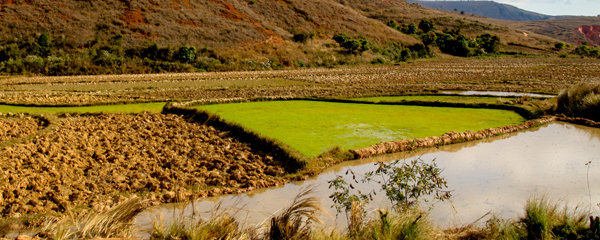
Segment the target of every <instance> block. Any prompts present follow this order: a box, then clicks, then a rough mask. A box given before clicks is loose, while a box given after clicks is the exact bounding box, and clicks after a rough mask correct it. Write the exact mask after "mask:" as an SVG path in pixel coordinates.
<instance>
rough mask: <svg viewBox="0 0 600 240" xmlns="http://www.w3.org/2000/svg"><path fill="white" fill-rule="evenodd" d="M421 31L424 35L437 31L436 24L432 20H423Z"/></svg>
mask: <svg viewBox="0 0 600 240" xmlns="http://www.w3.org/2000/svg"><path fill="white" fill-rule="evenodd" d="M419 29H421V31H423V32H424V33H428V32H431V31H435V24H433V22H432V21H431V20H428V19H427V18H423V19H422V20H421V22H419Z"/></svg>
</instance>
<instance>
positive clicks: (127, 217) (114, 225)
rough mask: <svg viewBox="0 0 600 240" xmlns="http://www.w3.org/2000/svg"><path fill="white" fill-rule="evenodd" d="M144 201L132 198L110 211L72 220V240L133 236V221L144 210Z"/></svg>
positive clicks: (145, 205)
mask: <svg viewBox="0 0 600 240" xmlns="http://www.w3.org/2000/svg"><path fill="white" fill-rule="evenodd" d="M146 207H147V204H146V201H145V200H141V199H139V198H134V199H131V200H129V201H126V202H123V203H122V204H119V205H117V206H116V207H113V208H111V209H110V210H108V211H106V212H104V213H99V214H93V215H89V216H88V217H85V218H83V219H81V220H74V223H75V226H76V231H75V232H74V233H73V236H74V238H77V239H86V238H94V237H101V238H115V237H117V238H128V237H132V236H133V234H134V229H133V220H134V219H135V217H136V216H137V215H138V214H139V213H141V212H142V211H143V210H144V209H146Z"/></svg>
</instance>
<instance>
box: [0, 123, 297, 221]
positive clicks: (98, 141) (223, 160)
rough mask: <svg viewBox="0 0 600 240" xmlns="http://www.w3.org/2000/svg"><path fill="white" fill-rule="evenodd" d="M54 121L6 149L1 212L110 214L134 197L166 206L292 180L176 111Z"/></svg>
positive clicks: (0, 161)
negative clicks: (81, 209) (51, 126)
mask: <svg viewBox="0 0 600 240" xmlns="http://www.w3.org/2000/svg"><path fill="white" fill-rule="evenodd" d="M55 124H56V126H55V127H54V130H53V131H51V132H48V133H44V134H40V135H38V136H36V137H34V139H32V140H30V141H26V142H24V143H21V144H15V145H13V146H10V147H7V148H5V149H2V150H0V213H1V214H0V216H4V217H18V216H22V215H24V214H34V213H43V212H44V213H46V212H65V211H67V210H69V209H73V208H74V207H76V206H83V207H91V208H92V209H93V210H95V211H104V210H106V209H107V208H109V207H111V206H114V205H116V204H117V203H120V202H123V201H124V200H126V197H124V196H122V195H125V196H127V194H142V195H145V197H146V198H149V199H151V200H152V201H153V202H154V203H159V202H163V203H164V202H175V201H185V200H188V199H191V198H195V197H201V196H214V195H219V194H225V193H235V192H245V191H247V190H250V189H253V188H258V187H264V186H271V185H276V184H280V183H283V182H284V181H285V180H283V179H282V178H281V177H280V176H281V175H282V174H283V173H284V170H283V168H282V167H280V163H279V162H278V161H277V159H273V158H272V157H270V156H268V155H266V154H263V153H259V152H256V151H253V150H252V149H250V148H249V147H248V146H247V145H246V144H244V143H241V142H239V141H237V140H235V139H232V138H230V137H229V136H228V133H227V132H222V131H219V130H216V129H214V128H212V127H208V126H205V125H201V124H194V123H189V122H187V121H185V120H184V119H183V118H182V117H180V116H177V115H171V114H168V115H163V114H149V113H145V114H140V115H127V114H100V115H87V116H75V117H68V116H67V117H65V118H61V119H60V120H59V121H58V122H56V123H55Z"/></svg>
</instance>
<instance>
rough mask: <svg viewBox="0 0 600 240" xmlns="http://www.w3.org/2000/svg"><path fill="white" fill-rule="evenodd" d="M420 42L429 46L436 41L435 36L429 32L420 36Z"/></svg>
mask: <svg viewBox="0 0 600 240" xmlns="http://www.w3.org/2000/svg"><path fill="white" fill-rule="evenodd" d="M421 40H422V41H423V44H425V46H429V45H431V44H435V41H436V40H437V35H436V34H435V32H433V31H429V32H427V33H426V34H423V35H421Z"/></svg>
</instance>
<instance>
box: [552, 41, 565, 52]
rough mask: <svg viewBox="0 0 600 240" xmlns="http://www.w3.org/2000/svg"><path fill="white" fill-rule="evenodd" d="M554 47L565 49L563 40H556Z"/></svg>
mask: <svg viewBox="0 0 600 240" xmlns="http://www.w3.org/2000/svg"><path fill="white" fill-rule="evenodd" d="M554 48H556V50H563V49H565V43H564V42H556V43H555V44H554Z"/></svg>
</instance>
